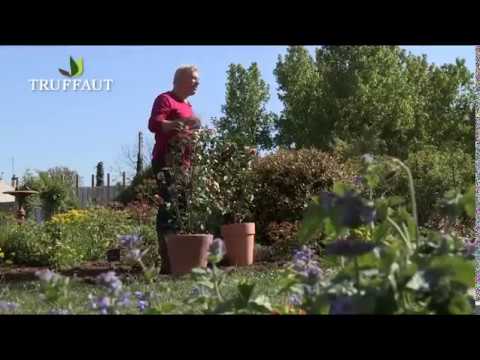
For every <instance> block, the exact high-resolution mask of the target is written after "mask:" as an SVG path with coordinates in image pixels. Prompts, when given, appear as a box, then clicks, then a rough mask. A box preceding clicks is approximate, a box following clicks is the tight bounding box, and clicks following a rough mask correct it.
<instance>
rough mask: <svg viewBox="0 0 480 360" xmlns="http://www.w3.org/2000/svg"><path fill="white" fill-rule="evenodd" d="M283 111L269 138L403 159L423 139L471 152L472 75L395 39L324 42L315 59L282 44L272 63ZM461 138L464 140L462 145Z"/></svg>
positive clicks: (462, 67) (461, 64) (300, 49)
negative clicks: (339, 145) (362, 42)
mask: <svg viewBox="0 0 480 360" xmlns="http://www.w3.org/2000/svg"><path fill="white" fill-rule="evenodd" d="M275 75H276V77H277V81H278V83H279V98H280V99H281V100H282V101H283V103H284V111H283V112H282V114H281V116H280V119H279V121H278V122H277V124H276V125H277V131H278V134H279V135H278V137H277V139H276V140H277V145H285V146H287V147H288V146H291V145H292V144H295V145H296V147H308V146H315V147H317V148H321V149H332V147H333V146H334V144H335V143H336V142H338V141H339V140H340V141H343V142H344V143H346V144H348V147H349V148H350V151H351V152H352V153H354V154H359V153H365V152H372V153H382V154H388V155H392V156H396V157H399V158H402V159H405V158H406V157H407V156H408V153H409V152H411V151H419V150H420V149H421V148H422V147H423V146H426V145H432V146H437V147H441V148H444V149H445V148H458V147H460V148H461V149H464V151H467V152H469V153H470V154H473V118H474V115H473V114H474V112H473V109H474V108H473V104H474V102H473V99H474V98H473V96H474V91H473V75H472V74H471V73H470V72H469V71H468V69H467V68H466V66H465V62H464V61H463V60H457V61H456V62H455V63H454V64H446V65H443V66H441V67H439V66H436V65H433V64H429V63H428V62H427V59H426V57H425V56H414V55H412V54H407V53H406V51H405V50H402V49H401V48H400V47H398V46H324V47H321V48H319V49H316V57H315V60H314V59H313V58H312V57H311V56H310V55H309V54H308V52H307V50H306V49H305V48H303V47H298V46H297V47H290V48H289V49H288V50H287V55H286V56H285V58H284V59H283V58H282V57H280V58H279V61H278V63H277V66H276V69H275ZM466 144H467V145H466Z"/></svg>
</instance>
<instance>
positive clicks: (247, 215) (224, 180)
mask: <svg viewBox="0 0 480 360" xmlns="http://www.w3.org/2000/svg"><path fill="white" fill-rule="evenodd" d="M216 154H217V156H218V157H219V158H218V159H216V163H215V165H216V171H215V176H216V179H217V182H218V183H219V186H220V189H221V191H220V196H219V199H218V200H217V203H216V205H217V206H219V207H220V208H221V209H222V214H223V215H224V216H225V218H224V219H225V224H224V225H223V226H222V227H221V234H222V237H223V239H224V242H225V247H226V258H227V261H228V263H229V264H230V265H236V266H245V265H251V264H252V263H253V261H254V250H255V223H254V222H252V217H253V215H252V214H253V205H254V199H255V196H254V194H255V191H256V186H255V182H254V180H253V176H252V175H253V174H252V165H253V161H254V159H255V157H256V149H255V148H254V147H244V146H242V145H239V144H237V143H232V142H223V141H219V142H218V149H217V152H216Z"/></svg>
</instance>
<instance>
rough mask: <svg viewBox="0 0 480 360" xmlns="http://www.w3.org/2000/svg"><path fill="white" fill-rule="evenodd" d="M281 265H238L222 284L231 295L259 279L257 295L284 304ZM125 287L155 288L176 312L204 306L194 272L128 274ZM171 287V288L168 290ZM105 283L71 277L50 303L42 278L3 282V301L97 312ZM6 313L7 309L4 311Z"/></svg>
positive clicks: (23, 307) (33, 309)
mask: <svg viewBox="0 0 480 360" xmlns="http://www.w3.org/2000/svg"><path fill="white" fill-rule="evenodd" d="M279 270H280V269H278V268H271V269H263V270H254V269H249V268H243V269H235V270H233V271H231V272H229V273H227V274H226V281H225V283H224V285H223V286H222V292H223V295H224V296H225V297H226V298H228V297H230V296H233V295H234V293H235V291H236V284H237V283H238V282H239V281H249V282H255V284H256V287H255V290H254V295H255V294H257V295H259V294H263V295H266V296H268V297H269V298H270V299H271V301H272V303H273V304H283V303H285V301H286V296H285V295H279V294H278V291H279V289H280V278H281V275H280V271H279ZM122 280H123V290H125V291H130V292H132V293H133V292H135V291H142V292H146V291H152V292H154V293H155V294H156V298H155V299H156V300H155V303H156V304H166V303H171V304H174V305H175V309H174V310H173V311H172V313H174V314H198V313H200V312H201V309H200V308H199V307H198V305H192V304H188V300H189V299H191V297H192V295H191V293H192V289H193V288H194V286H195V282H194V280H193V279H192V278H191V276H189V275H186V276H183V277H180V278H173V277H166V276H162V277H161V278H159V280H158V281H157V282H155V283H154V284H153V285H150V284H148V283H146V282H145V281H144V280H143V279H142V278H141V277H124V278H122ZM165 288H168V289H169V291H165ZM104 293H105V292H104V289H102V287H100V286H98V285H95V284H89V283H86V282H85V281H83V280H80V279H75V278H71V282H70V286H69V292H68V294H67V297H66V298H65V299H63V300H62V301H61V302H59V303H47V302H46V301H44V300H43V299H42V298H41V296H40V295H41V292H40V283H39V282H38V281H30V282H18V283H8V284H5V283H4V284H1V283H0V301H7V302H14V303H16V304H18V308H17V309H16V310H15V311H14V312H10V313H13V314H49V313H50V312H51V311H52V310H60V309H68V310H69V313H72V314H97V313H98V312H97V311H96V310H94V309H92V308H91V306H90V301H89V299H88V295H89V294H92V295H101V294H104ZM121 312H122V314H123V313H125V314H140V313H141V312H140V310H139V309H138V308H137V307H136V303H135V302H133V304H132V306H130V307H128V308H125V309H123V310H122V311H121ZM0 313H1V310H0ZM4 313H5V312H4Z"/></svg>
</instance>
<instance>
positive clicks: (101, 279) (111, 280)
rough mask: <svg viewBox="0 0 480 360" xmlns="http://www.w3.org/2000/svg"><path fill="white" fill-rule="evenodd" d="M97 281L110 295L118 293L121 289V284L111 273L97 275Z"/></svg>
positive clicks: (113, 273)
mask: <svg viewBox="0 0 480 360" xmlns="http://www.w3.org/2000/svg"><path fill="white" fill-rule="evenodd" d="M97 281H98V283H99V284H100V285H103V286H105V287H107V288H108V289H109V290H110V291H111V292H112V293H118V292H119V291H120V290H121V289H122V282H121V281H120V279H119V278H118V277H117V276H116V275H115V272H113V271H109V272H107V273H103V274H101V275H99V276H98V278H97Z"/></svg>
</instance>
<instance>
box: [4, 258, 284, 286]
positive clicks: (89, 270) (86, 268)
mask: <svg viewBox="0 0 480 360" xmlns="http://www.w3.org/2000/svg"><path fill="white" fill-rule="evenodd" d="M281 266H282V264H281V263H271V262H258V263H254V264H253V265H250V266H248V267H235V266H221V267H220V268H221V269H222V270H223V271H225V272H227V273H232V272H237V271H242V272H250V271H252V272H253V271H259V272H261V271H269V270H272V269H278V268H279V267H281ZM46 269H47V267H31V266H0V282H19V281H35V280H37V279H38V278H37V276H36V275H35V273H36V272H37V271H41V270H46ZM108 271H115V273H116V274H118V275H136V274H140V273H141V269H140V268H139V267H131V266H128V265H124V264H121V263H120V262H108V261H93V262H86V263H84V264H82V265H81V266H77V267H74V268H71V269H68V270H63V271H57V272H58V273H59V274H61V275H64V276H69V277H76V278H80V279H82V280H84V281H86V282H88V283H93V282H94V279H95V278H96V277H97V276H98V275H100V274H102V273H105V272H108ZM159 277H160V278H163V279H172V278H175V277H173V276H170V275H159Z"/></svg>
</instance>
